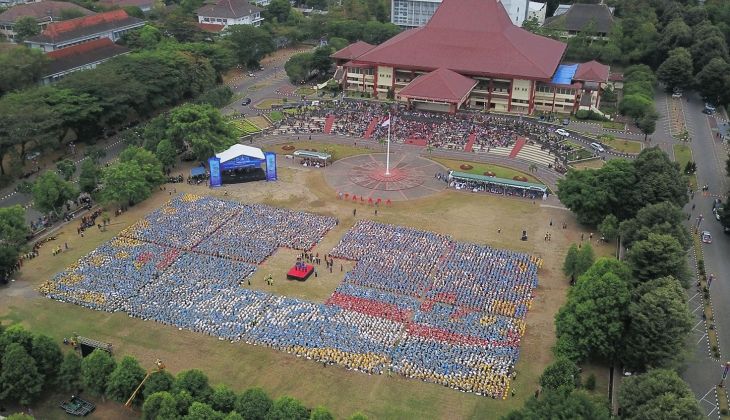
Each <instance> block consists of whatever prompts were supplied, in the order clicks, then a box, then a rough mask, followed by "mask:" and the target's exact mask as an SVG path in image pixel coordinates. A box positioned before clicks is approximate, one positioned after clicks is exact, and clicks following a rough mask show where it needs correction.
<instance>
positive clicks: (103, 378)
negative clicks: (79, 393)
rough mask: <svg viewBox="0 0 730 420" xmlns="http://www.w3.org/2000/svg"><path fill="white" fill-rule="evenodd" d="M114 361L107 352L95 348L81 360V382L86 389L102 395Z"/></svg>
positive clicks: (114, 364)
mask: <svg viewBox="0 0 730 420" xmlns="http://www.w3.org/2000/svg"><path fill="white" fill-rule="evenodd" d="M115 366H116V363H115V362H114V359H112V357H111V356H110V355H109V353H107V352H105V351H103V350H99V349H96V350H94V351H93V352H91V354H90V355H88V356H86V357H85V358H84V359H83V360H82V361H81V382H82V383H83V384H84V387H85V389H86V390H87V391H90V392H91V393H93V394H96V395H104V391H105V390H106V386H107V382H108V380H109V375H110V374H111V373H112V372H113V371H114V368H115Z"/></svg>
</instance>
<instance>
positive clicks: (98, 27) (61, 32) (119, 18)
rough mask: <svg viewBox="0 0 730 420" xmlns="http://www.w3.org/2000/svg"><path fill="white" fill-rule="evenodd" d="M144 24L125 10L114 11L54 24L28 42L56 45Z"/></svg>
mask: <svg viewBox="0 0 730 420" xmlns="http://www.w3.org/2000/svg"><path fill="white" fill-rule="evenodd" d="M143 23H144V21H143V20H142V19H137V18H136V17H131V16H129V15H128V14H127V12H125V11H124V10H112V11H109V12H104V13H98V14H95V15H91V16H85V17H80V18H76V19H70V20H65V21H63V22H58V23H52V24H50V25H48V27H47V28H46V29H45V30H44V31H43V32H41V34H40V35H36V36H34V37H31V38H29V39H28V40H27V41H26V42H33V43H40V44H55V43H59V42H64V41H70V40H73V39H77V38H83V37H86V36H91V35H94V34H98V33H102V32H107V31H110V30H112V29H117V28H123V27H125V26H132V25H138V26H141V24H143Z"/></svg>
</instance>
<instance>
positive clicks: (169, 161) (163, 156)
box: [155, 139, 177, 167]
mask: <svg viewBox="0 0 730 420" xmlns="http://www.w3.org/2000/svg"><path fill="white" fill-rule="evenodd" d="M155 156H157V159H158V160H159V161H160V163H162V165H163V166H165V167H168V166H175V161H176V160H177V153H176V152H175V148H174V147H173V146H172V142H170V140H167V139H163V140H161V141H160V142H159V143H157V150H156V151H155Z"/></svg>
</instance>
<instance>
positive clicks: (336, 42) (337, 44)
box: [328, 36, 350, 51]
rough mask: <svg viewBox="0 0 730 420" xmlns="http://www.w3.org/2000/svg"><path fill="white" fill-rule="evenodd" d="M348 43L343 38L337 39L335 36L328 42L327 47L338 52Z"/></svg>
mask: <svg viewBox="0 0 730 420" xmlns="http://www.w3.org/2000/svg"><path fill="white" fill-rule="evenodd" d="M349 44H350V43H349V42H348V41H347V40H346V39H345V38H338V37H336V36H333V37H332V38H330V39H329V40H328V45H329V46H330V47H332V49H334V50H335V51H339V50H341V49H343V48H345V47H346V46H348V45H349Z"/></svg>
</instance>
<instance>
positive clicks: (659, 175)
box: [619, 146, 688, 220]
mask: <svg viewBox="0 0 730 420" xmlns="http://www.w3.org/2000/svg"><path fill="white" fill-rule="evenodd" d="M633 163H634V168H635V169H636V185H635V186H634V189H635V190H636V191H637V194H636V201H635V202H634V203H632V204H633V206H632V213H631V215H630V217H633V215H634V214H636V212H638V211H639V209H641V208H642V207H644V206H645V205H647V204H655V203H661V202H662V201H669V202H670V203H674V204H675V205H677V206H679V207H684V205H685V204H687V201H688V198H687V178H686V177H685V176H684V174H682V171H681V169H680V167H679V164H678V163H677V162H673V161H672V160H671V159H670V158H669V156H668V155H667V154H666V152H664V151H663V150H661V149H660V148H659V147H657V146H655V147H649V148H646V149H644V150H642V151H641V153H639V156H638V157H637V158H636V160H634V162H633ZM627 191H629V190H627ZM627 218H628V217H626V218H621V217H619V219H621V220H625V219H627Z"/></svg>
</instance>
